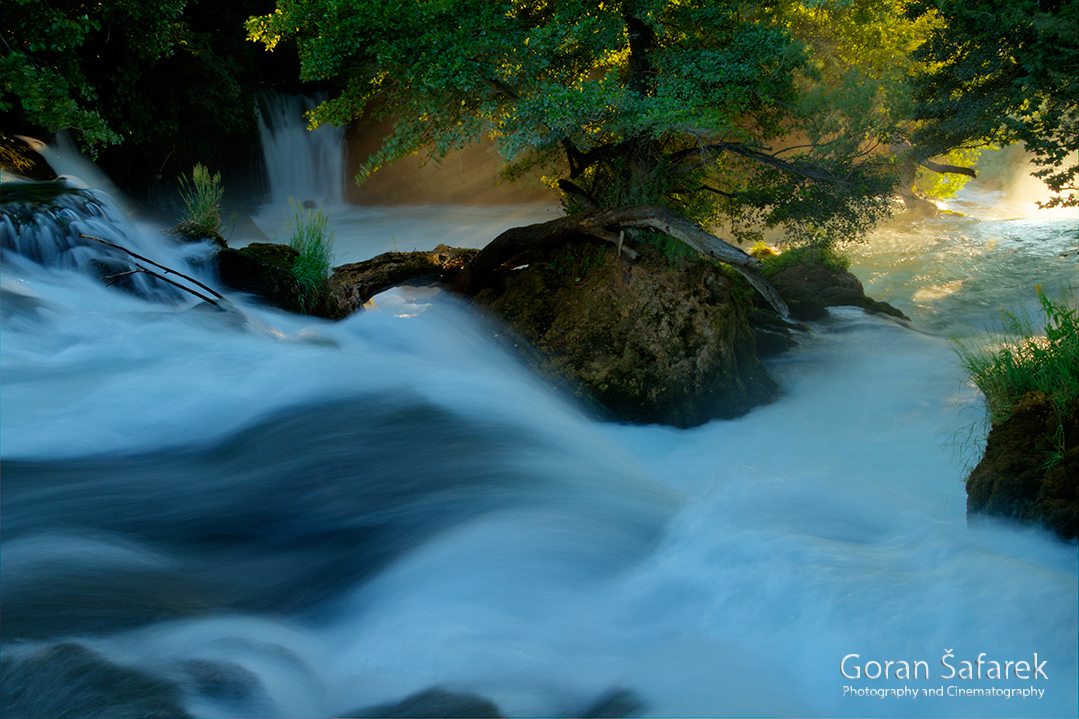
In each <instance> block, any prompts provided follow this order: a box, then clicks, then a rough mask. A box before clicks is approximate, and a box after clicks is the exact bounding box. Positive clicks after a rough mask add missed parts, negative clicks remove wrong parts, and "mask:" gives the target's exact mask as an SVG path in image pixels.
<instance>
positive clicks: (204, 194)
mask: <svg viewBox="0 0 1079 719" xmlns="http://www.w3.org/2000/svg"><path fill="white" fill-rule="evenodd" d="M224 195H225V189H224V188H223V187H221V173H220V172H219V173H217V174H216V175H210V171H209V170H207V169H206V166H205V165H203V164H202V163H198V164H196V165H195V167H194V169H193V170H192V171H191V181H190V182H188V180H187V179H186V178H185V177H184V176H183V175H181V176H180V197H181V198H182V199H183V201H184V214H183V220H182V222H190V223H192V224H194V225H197V226H198V227H199V228H200V229H202V230H205V231H206V233H207V234H208V235H221V230H222V229H224V225H222V224H221V198H222V197H224Z"/></svg>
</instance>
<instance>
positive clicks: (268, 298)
mask: <svg viewBox="0 0 1079 719" xmlns="http://www.w3.org/2000/svg"><path fill="white" fill-rule="evenodd" d="M297 257H299V253H298V252H297V251H296V250H294V249H292V248H291V247H289V246H288V245H278V244H273V243H269V242H252V243H251V244H250V245H248V246H247V247H243V248H240V249H233V248H231V247H226V248H223V249H222V250H221V251H219V252H218V253H217V269H218V273H219V276H220V278H221V282H222V283H223V284H225V285H226V286H228V287H231V288H232V289H234V290H239V291H241V292H250V293H251V294H253V295H255V296H257V297H259V298H260V299H262V300H263V301H265V302H266V303H267V304H270V305H273V306H274V307H279V308H281V309H283V310H288V311H289V312H300V310H301V308H300V284H299V283H298V282H297V281H296V277H295V276H294V275H293V274H292V266H293V265H294V264H295V262H296V258H297Z"/></svg>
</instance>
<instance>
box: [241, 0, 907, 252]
mask: <svg viewBox="0 0 1079 719" xmlns="http://www.w3.org/2000/svg"><path fill="white" fill-rule="evenodd" d="M810 6H812V7H811V9H813V8H816V9H818V10H819V11H820V12H822V13H829V12H830V13H832V14H834V15H837V16H838V15H841V14H849V13H850V12H853V11H859V12H862V11H866V10H867V9H871V10H873V11H876V12H878V14H879V15H886V16H887V17H888V18H889V19H890V22H892V23H893V24H894V25H896V26H899V25H904V24H908V25H909V21H908V20H906V19H905V18H903V16H902V14H901V13H900V12H898V11H897V10H896V8H897V7H898V4H897V3H895V2H885V1H883V0H878V1H877V2H870V1H869V0H862V1H861V2H840V1H838V0H835V1H832V2H827V1H825V2H807V3H793V2H786V1H779V2H725V3H717V2H713V1H712V0H673V1H672V0H621V1H618V0H612V1H610V2H607V1H602V2H600V1H597V0H559V2H549V1H547V0H506V1H504V2H497V1H491V0H421V1H420V2H414V3H398V2H391V1H390V0H278V2H277V9H276V10H275V12H274V13H273V14H270V15H266V16H262V17H258V18H252V19H251V20H250V21H249V22H248V31H249V33H250V37H251V38H252V39H253V40H257V41H261V42H263V43H264V44H265V45H266V47H267V48H269V49H273V48H274V47H276V46H277V45H278V44H279V43H281V42H283V41H286V40H295V41H296V43H297V45H298V49H299V54H300V60H301V71H302V79H304V80H306V81H330V82H333V83H336V84H337V85H338V86H339V87H340V88H341V92H340V94H339V95H337V96H336V97H334V98H333V99H331V100H329V101H327V102H325V103H323V104H322V105H321V106H319V107H318V108H316V110H315V111H314V112H313V113H312V114H311V117H310V120H311V122H312V124H313V125H316V126H317V125H319V124H323V123H331V124H336V125H341V124H345V123H348V122H351V121H353V120H354V119H356V118H361V117H362V118H366V119H368V120H378V119H386V118H391V117H392V118H395V125H394V129H393V131H392V133H391V134H390V135H389V136H388V137H387V138H386V139H385V141H384V144H383V145H382V147H381V149H380V150H379V151H377V152H376V153H375V154H374V155H372V156H371V157H370V158H368V160H367V162H366V163H365V164H364V165H363V167H362V171H361V179H362V177H363V176H365V175H366V174H369V173H371V172H374V171H375V170H377V169H378V167H379V166H381V165H383V164H385V163H387V162H391V161H394V160H396V159H399V158H401V157H404V156H407V155H409V154H412V153H416V152H418V151H420V150H421V149H427V150H429V151H430V152H431V153H432V155H433V156H434V157H435V158H440V157H442V156H444V155H445V154H446V153H447V152H449V151H451V150H454V149H458V148H461V147H464V146H467V145H469V144H471V143H474V142H476V141H477V140H478V138H480V137H481V136H483V135H487V136H490V137H492V138H494V139H495V140H496V142H497V143H498V146H499V149H500V152H501V153H502V155H503V157H504V158H506V159H507V160H508V162H509V164H508V167H507V173H508V174H509V176H511V177H513V176H516V175H519V174H521V173H523V172H525V171H527V170H529V169H531V168H534V167H540V168H542V169H544V170H545V171H547V172H549V173H551V178H550V182H551V184H552V185H555V184H557V186H558V187H559V189H560V190H561V191H562V193H563V198H564V201H565V203H566V205H567V207H568V208H569V209H577V210H580V209H592V208H604V207H614V206H625V205H634V204H645V203H649V204H659V205H663V206H666V207H670V208H672V209H675V210H677V211H680V212H682V213H684V214H686V215H687V216H689V217H692V218H693V219H695V220H698V221H701V222H721V221H727V222H730V223H731V226H732V229H733V231H734V232H735V234H736V236H737V235H738V233H739V232H740V231H741V232H745V233H748V228H749V227H751V226H758V225H760V224H763V225H766V226H774V225H778V224H783V225H784V226H785V227H786V229H787V232H788V235H792V236H794V237H797V238H801V239H821V238H824V237H833V236H834V237H841V238H845V239H852V238H854V237H856V236H858V235H860V234H861V233H862V232H864V231H865V230H867V229H868V228H869V227H870V226H871V225H872V223H873V222H874V221H875V220H876V219H877V218H879V217H880V216H882V215H883V214H884V213H885V212H886V211H887V209H888V202H889V197H890V194H891V189H892V187H893V185H894V182H895V174H896V173H895V172H894V171H893V160H892V158H890V157H889V156H888V154H887V153H886V152H882V151H879V150H883V149H884V148H886V147H887V145H888V144H889V143H890V142H891V137H892V134H893V133H894V132H895V129H896V122H897V117H898V116H899V115H901V114H902V113H896V112H893V111H892V109H893V108H891V106H889V105H888V103H885V102H882V97H883V95H884V94H887V92H886V89H885V88H886V85H887V83H888V82H892V81H893V80H894V78H893V77H891V76H890V75H889V76H888V77H884V74H886V73H883V74H881V75H878V76H876V77H874V75H873V73H872V72H863V73H860V74H858V73H854V72H852V71H850V68H846V69H845V70H841V71H836V72H833V73H832V74H831V75H829V74H828V73H827V72H826V71H825V70H824V67H825V65H826V64H827V63H828V60H829V58H827V57H825V56H824V53H823V52H821V50H820V49H819V48H817V47H814V45H813V44H812V43H810V42H808V41H806V40H803V39H799V37H798V34H799V32H800V31H805V30H806V28H807V27H808V26H809V25H810V24H811V21H813V18H814V17H816V16H814V15H813V14H812V13H811V12H808V11H806V8H807V7H810ZM818 20H819V18H818ZM879 25H880V23H879V22H878V23H877V25H876V26H874V27H877V28H879ZM849 29H851V30H852V31H851V34H852V36H853V35H857V33H856V32H854V31H853V30H854V29H856V26H854V25H851V26H849ZM882 37H883V38H888V37H889V36H887V35H884V36H882ZM904 37H905V36H904ZM818 39H819V38H818ZM870 42H871V41H870ZM880 45H882V46H883V47H884V50H882V52H888V50H887V48H893V49H894V48H895V47H896V45H895V42H893V41H891V40H887V39H886V40H883V41H882V42H881V43H880ZM830 47H831V48H832V49H834V48H835V43H832V45H831V46H830ZM903 52H904V51H903V50H895V52H894V53H893V55H894V54H899V55H902V54H903ZM893 60H894V58H893ZM879 64H880V66H881V67H886V66H887V63H886V62H883V63H879ZM863 65H864V64H863ZM893 99H894V93H893ZM882 108H884V111H882Z"/></svg>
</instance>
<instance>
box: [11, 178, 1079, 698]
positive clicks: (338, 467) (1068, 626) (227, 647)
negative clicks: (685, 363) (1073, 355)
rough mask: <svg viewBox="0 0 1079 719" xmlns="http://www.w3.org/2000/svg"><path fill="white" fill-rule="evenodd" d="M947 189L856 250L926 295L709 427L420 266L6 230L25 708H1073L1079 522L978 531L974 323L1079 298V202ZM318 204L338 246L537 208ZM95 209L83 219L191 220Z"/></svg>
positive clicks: (877, 277) (14, 523)
mask: <svg viewBox="0 0 1079 719" xmlns="http://www.w3.org/2000/svg"><path fill="white" fill-rule="evenodd" d="M98 204H99V205H101V206H107V204H108V201H107V200H105V199H101V200H99V201H98ZM954 207H955V208H956V209H959V210H962V211H963V212H964V213H965V214H964V215H946V216H942V217H940V218H936V219H924V220H916V219H909V218H908V219H897V220H894V221H892V222H890V223H888V224H887V225H885V226H883V227H882V228H880V229H879V230H878V231H877V232H875V234H874V235H873V237H872V238H871V239H870V241H869V242H868V243H867V244H864V245H860V246H856V247H853V248H851V250H850V252H851V256H852V259H853V262H854V265H853V268H852V269H853V271H854V273H855V274H856V275H858V276H859V277H860V278H861V279H862V280H863V281H864V282H865V284H866V289H867V292H868V294H870V295H871V296H873V297H874V298H876V299H878V300H883V301H886V302H889V303H892V304H894V305H896V306H897V307H899V308H900V309H902V310H903V311H904V312H905V313H907V314H908V315H909V316H910V317H911V319H912V320H913V323H912V326H909V327H908V326H905V325H903V324H899V323H896V322H894V321H890V320H888V319H886V318H882V317H878V316H871V315H867V314H865V313H864V312H862V311H861V310H856V309H849V308H839V309H833V310H832V311H831V312H830V314H829V316H828V317H827V318H825V319H824V320H822V321H820V322H817V323H813V324H812V328H811V332H810V333H809V334H807V335H806V336H805V337H803V341H802V344H801V345H800V346H799V347H798V348H796V349H795V350H793V351H791V352H790V353H788V354H786V355H783V356H782V357H780V358H778V359H775V360H771V361H769V362H768V363H767V367H768V369H769V371H770V372H771V373H772V375H773V376H774V377H775V378H776V379H777V381H778V382H779V384H780V386H781V389H782V396H781V397H780V398H779V399H778V400H777V401H776V402H775V403H773V404H771V405H768V406H765V407H759V408H757V409H755V410H753V411H752V412H750V413H749V414H748V415H746V416H744V417H741V418H739V419H735V420H727V421H714V422H711V423H708V424H706V425H703V426H701V427H697V428H694V429H689V430H678V429H672V428H669V427H661V426H641V425H625V424H618V423H609V422H601V421H597V420H596V419H595V418H593V417H591V416H589V415H588V414H587V412H586V411H584V410H583V409H582V408H580V407H577V406H575V405H574V404H573V402H572V401H571V400H570V399H569V398H567V397H566V396H563V395H562V394H560V393H559V392H558V390H557V389H555V388H550V387H547V386H544V385H543V384H542V383H541V382H540V381H539V380H538V379H537V378H536V377H534V376H531V375H530V374H529V372H528V371H527V370H526V369H524V368H523V366H522V365H521V364H520V363H519V362H518V361H517V359H516V358H515V357H514V356H513V355H511V354H509V353H508V352H507V351H506V350H505V348H504V347H503V346H502V345H501V344H499V341H498V339H497V337H496V335H497V334H498V328H497V327H495V326H492V325H490V324H488V323H487V322H485V321H482V320H480V319H479V318H477V317H476V316H475V315H474V314H473V313H472V311H471V310H470V309H469V308H468V307H467V306H465V305H463V304H461V303H459V302H456V301H454V300H452V299H450V298H448V297H446V296H445V295H443V294H441V293H437V292H434V291H432V290H430V289H425V288H419V289H412V290H405V291H395V292H393V293H391V294H388V295H384V296H382V297H380V298H377V299H376V305H378V308H377V309H376V310H372V311H368V312H365V313H362V314H357V315H354V316H352V317H350V318H348V319H346V320H344V321H341V322H338V323H329V322H325V321H321V320H317V319H310V318H304V317H298V316H292V315H286V314H283V313H280V312H277V311H274V310H272V309H268V308H266V307H264V306H260V305H258V304H257V303H255V302H254V301H252V300H251V299H250V298H245V297H239V296H230V299H231V300H232V301H233V302H234V303H235V304H236V306H237V310H236V311H235V312H216V311H212V310H207V309H204V308H202V307H199V306H198V300H196V299H195V298H193V297H189V296H188V295H186V294H182V293H171V292H162V293H160V294H159V295H155V296H154V297H153V298H152V299H149V300H148V299H145V298H144V297H142V296H137V295H132V294H129V293H125V292H122V291H117V289H116V288H105V287H103V286H102V284H101V283H100V282H99V281H97V280H94V279H91V278H90V277H88V276H87V275H86V274H84V273H81V272H79V271H78V270H77V269H74V267H75V266H76V265H78V264H79V262H80V260H79V259H78V257H77V256H76V257H74V259H70V261H67V260H56V261H52V262H48V263H46V264H42V263H39V262H35V261H31V260H29V259H27V258H26V257H24V256H22V255H20V254H18V253H16V252H13V251H11V250H10V249H9V248H8V245H7V244H5V250H4V253H3V257H2V270H3V290H4V295H3V300H2V305H0V306H2V309H3V312H2V319H0V328H2V343H0V363H2V365H0V366H2V376H0V391H2V402H0V452H2V455H0V456H2V460H3V463H4V465H3V494H2V502H3V505H2V507H3V516H2V521H3V525H2V526H3V543H2V556H3V562H2V565H0V572H2V583H0V587H2V593H3V634H4V636H3V662H4V674H3V677H4V686H3V697H4V700H5V702H6V703H7V706H6V707H5V711H4V714H5V716H8V715H12V714H14V713H18V712H16V711H14V710H13V707H17V708H18V711H19V712H31V713H37V714H38V715H42V714H49V715H53V716H59V715H60V712H61V711H62V710H63V711H67V712H69V714H70V715H73V716H74V715H85V714H81V713H82V711H83V710H85V709H86V707H87V706H90V704H91V703H92V702H94V701H98V702H105V703H106V704H108V702H116V703H117V704H122V703H125V702H126V703H127V705H128V706H129V707H130V706H143V705H141V704H139V702H141V701H143V699H142V698H140V697H142V696H143V695H155V696H159V697H160V696H166V695H167V696H169V697H173V698H174V699H175V701H176V702H178V703H179V705H181V706H183V707H184V708H185V709H186V710H187V711H188V712H189V713H190V714H191V715H193V716H205V717H216V716H222V717H224V716H238V715H245V716H266V717H270V716H279V717H297V716H305V717H315V716H340V715H344V714H348V713H350V712H357V711H362V710H363V709H364V708H365V707H372V706H377V705H385V704H387V703H393V702H396V701H400V700H401V699H402V698H404V697H406V696H409V695H411V694H414V693H416V692H421V691H424V690H426V689H429V688H431V687H442V688H444V689H445V690H447V691H449V692H457V693H468V694H474V695H477V696H480V697H484V698H486V699H488V700H490V701H492V702H494V704H495V705H496V706H497V707H498V710H499V711H500V712H501V713H503V714H504V715H510V716H554V715H573V714H579V713H583V712H584V711H585V710H586V709H587V708H588V707H590V706H593V705H594V704H595V703H596V702H597V701H598V700H600V699H601V698H602V697H604V696H607V697H611V696H617V697H621V698H622V699H624V700H625V702H628V703H623V704H621V705H619V706H620V707H621V711H622V712H626V711H629V712H634V713H643V714H646V715H650V716H730V715H777V716H979V717H984V716H1002V717H1003V716H1039V717H1040V716H1068V717H1073V716H1075V715H1076V712H1077V706H1076V696H1077V681H1076V676H1077V658H1076V655H1077V627H1079V623H1077V606H1079V602H1077V552H1076V543H1075V542H1074V541H1073V542H1071V543H1064V542H1061V541H1059V540H1057V539H1055V538H1054V537H1052V536H1050V535H1049V534H1047V533H1046V532H1043V531H1041V530H1038V529H1032V528H1020V527H1015V526H1011V525H1006V524H998V523H985V524H980V525H970V526H968V523H967V519H966V515H965V500H966V497H965V491H964V488H963V476H964V475H963V471H964V466H963V464H964V458H966V461H969V460H970V458H971V455H972V453H973V454H977V452H978V451H979V450H980V447H979V446H978V442H979V441H981V440H982V439H983V438H984V428H983V427H982V425H981V400H980V398H979V397H978V396H977V394H976V392H975V390H973V389H972V388H971V387H970V386H969V384H968V383H967V381H966V379H965V378H964V377H963V374H962V372H961V370H960V369H959V366H958V363H957V358H956V355H955V352H954V344H953V341H954V340H955V339H957V338H966V339H968V340H971V339H973V338H977V337H978V336H980V334H981V333H983V331H984V328H986V327H991V326H992V323H993V321H994V320H995V318H996V317H997V316H998V315H999V310H1000V309H1001V308H1007V309H1014V308H1019V307H1026V308H1033V307H1034V306H1035V300H1036V297H1035V290H1034V287H1035V285H1041V286H1042V287H1043V288H1044V289H1045V291H1047V292H1049V293H1050V294H1051V295H1055V294H1058V293H1061V292H1068V293H1070V295H1071V297H1072V298H1073V301H1074V297H1075V292H1076V286H1077V278H1076V267H1077V265H1076V255H1075V240H1076V229H1077V225H1079V223H1077V221H1076V219H1075V218H1074V216H1068V215H1067V214H1065V215H1063V216H1059V215H1039V214H1038V213H1033V212H1029V211H1028V208H1023V207H1017V206H1010V205H1009V204H1008V201H1007V198H1006V197H1002V196H997V195H993V194H991V193H985V192H982V193H980V194H979V193H977V192H975V191H970V192H968V193H966V194H964V195H961V196H960V198H959V200H957V201H956V203H955V204H954ZM330 212H331V217H332V224H333V226H334V227H335V228H336V229H337V243H338V244H337V248H338V250H337V251H338V261H339V262H345V261H353V260H358V259H364V258H365V257H369V256H373V255H374V254H377V253H378V252H382V251H385V250H386V249H392V248H393V247H394V246H398V247H399V248H400V249H430V248H433V247H434V246H435V245H436V244H438V243H440V242H447V244H457V245H468V244H470V243H471V244H473V245H474V246H479V245H481V244H483V243H484V242H486V241H488V240H490V239H491V238H493V236H494V234H497V231H498V230H499V229H500V228H502V227H508V226H510V225H512V224H517V223H520V222H522V221H536V220H537V219H543V218H545V217H549V216H550V212H551V211H550V210H549V209H548V208H545V207H540V206H513V207H509V208H505V207H503V208H499V207H490V206H488V207H461V206H454V207H445V206H424V207H394V208H390V207H386V208H374V207H351V206H346V205H337V206H334V207H331V208H330ZM280 214H281V210H280V208H279V207H276V206H268V207H265V208H263V209H262V211H261V212H260V213H258V214H256V216H255V220H256V222H259V223H260V227H261V229H262V231H263V232H264V233H265V234H267V235H269V236H271V237H272V236H274V234H275V232H276V229H275V228H276V225H275V224H274V223H275V222H277V220H276V219H274V218H275V217H278V216H279V215H280ZM105 215H106V216H105V217H101V218H96V219H93V220H92V221H91V220H90V219H85V218H82V217H81V216H76V215H73V217H74V218H75V219H74V220H72V221H74V222H76V224H77V223H78V222H84V223H89V224H86V225H85V227H86V228H87V229H89V230H92V231H93V232H118V233H119V235H113V236H118V237H119V239H120V240H122V241H126V242H129V243H132V245H133V248H137V251H139V252H140V253H143V254H146V255H147V256H150V257H151V258H153V259H155V260H157V261H159V262H161V263H162V264H166V265H169V266H174V267H176V266H183V267H190V264H189V261H190V260H192V259H195V260H197V259H198V257H199V256H200V253H204V252H205V248H203V249H201V250H200V249H198V248H195V249H190V248H189V249H186V250H180V249H178V248H176V247H174V246H172V245H170V244H169V243H168V242H166V241H165V240H163V239H162V238H161V237H160V235H158V234H157V233H156V232H154V231H153V228H152V227H150V226H148V225H145V224H141V223H136V224H129V223H128V220H126V219H125V217H124V215H123V213H122V212H120V211H116V212H115V213H113V214H112V215H111V216H109V213H108V212H105ZM110 228H112V229H110ZM117 228H118V229H117ZM3 230H4V232H11V231H12V228H11V227H10V226H6V225H5V226H4V227H3ZM47 234H48V233H47V232H45V231H44V230H43V231H42V236H43V237H44V236H45V235H47ZM40 241H41V242H45V241H46V240H45V239H41V240H40ZM235 242H236V243H242V242H243V238H242V237H240V238H236V240H235ZM88 251H90V250H88V249H83V250H78V251H76V252H75V255H78V253H79V252H88ZM195 264H196V265H197V262H196V263H195ZM190 271H191V272H198V270H190ZM205 279H206V281H209V282H212V278H211V277H209V276H205ZM968 437H969V439H967V441H966V442H964V438H968ZM83 650H85V651H83ZM983 652H984V656H981V654H982V653H983ZM1035 655H1036V657H1037V659H1036V662H1035V661H1034V656H1035ZM979 657H980V658H981V661H982V664H981V665H980V666H978V665H976V664H975V662H977V660H978V659H979ZM963 661H969V662H970V663H971V664H972V665H974V666H975V667H976V670H977V671H978V672H980V673H981V678H980V679H979V678H977V677H974V678H969V677H966V676H963V675H961V674H959V673H958V672H959V671H960V670H963V669H964V665H963V664H962V662H963ZM993 661H996V662H1000V666H1004V663H1005V662H1012V665H1010V667H1009V672H1012V673H1011V674H1010V676H1009V677H1008V678H1007V679H1005V678H995V677H993V676H992V675H991V674H989V672H990V670H991V667H992V664H991V663H990V664H986V662H993ZM888 662H892V663H891V664H888ZM1018 662H1028V663H1031V664H1033V665H1034V666H1039V667H1040V672H1034V670H1033V669H1034V667H1033V666H1032V667H1030V668H1029V669H1028V670H1027V672H1026V678H1017V677H1016V676H1015V674H1016V673H1018V672H1016V671H1015V670H1017V669H1018V668H1019V667H1020V666H1022V665H1019V664H1017V663H1018ZM903 663H906V664H907V665H908V666H909V667H910V668H911V669H913V672H916V673H917V674H916V675H915V674H912V673H910V672H908V673H907V674H906V675H904V674H902V673H899V674H898V677H897V672H901V667H902V666H903ZM948 665H952V666H954V667H955V671H956V672H957V673H956V674H955V676H953V677H947V674H948V672H949V671H950V670H949V668H948ZM884 666H887V671H888V672H889V676H888V677H887V678H885V676H884V675H883V674H881V675H879V676H877V677H876V678H874V677H873V675H874V674H876V673H878V672H879V671H880V670H881V667H884ZM102 667H111V668H116V667H119V668H120V671H121V674H122V672H123V671H127V670H130V671H132V672H136V673H137V674H138V676H139V677H142V679H141V680H140V681H142V684H139V682H135V681H133V680H130V677H128V678H127V679H124V678H123V677H121V678H117V675H115V674H109V672H108V671H105V670H104V669H102ZM855 667H857V674H858V675H859V676H858V677H857V678H849V677H853V676H854V675H855V673H856V671H855ZM110 671H111V670H110ZM926 674H928V678H927V676H926ZM124 676H127V675H124ZM147 677H149V678H151V679H152V680H153V681H159V682H161V683H160V684H155V683H153V682H152V681H150V679H147ZM945 677H947V678H945ZM147 682H149V683H147ZM140 687H141V688H140ZM147 687H149V688H147ZM972 689H978V690H985V692H983V693H988V696H970V695H969V690H972ZM888 690H895V691H894V692H891V693H889V691H888ZM618 691H625V692H626V693H625V694H617V692H618ZM938 691H939V692H940V695H939V696H938V695H936V692H938ZM611 692H616V693H615V694H611ZM911 692H916V695H914V696H912V695H911ZM882 695H883V696H882ZM896 695H898V696H896ZM1004 695H1007V696H1004ZM102 697H105V698H104V699H103V698H102ZM17 702H26V703H17ZM27 707H29V709H27ZM634 707H636V708H635V709H634ZM125 711H126V710H125ZM116 712H120V710H119V709H117V710H116ZM116 712H110V711H105V712H104V713H101V714H99V715H100V716H107V715H116ZM121 713H122V712H121ZM131 713H132V715H133V714H134V713H137V712H134V710H131Z"/></svg>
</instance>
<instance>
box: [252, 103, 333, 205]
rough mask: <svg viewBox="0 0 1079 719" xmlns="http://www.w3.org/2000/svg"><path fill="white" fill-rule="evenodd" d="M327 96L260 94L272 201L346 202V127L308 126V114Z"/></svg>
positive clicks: (263, 150)
mask: <svg viewBox="0 0 1079 719" xmlns="http://www.w3.org/2000/svg"><path fill="white" fill-rule="evenodd" d="M323 99H325V98H324V97H309V96H306V95H285V94H281V93H269V92H267V93H264V94H263V95H262V96H261V97H260V98H259V134H260V136H261V138H262V152H263V157H264V158H265V162H266V178H267V183H268V184H269V197H268V198H267V201H268V202H269V203H270V204H274V205H277V204H286V203H287V202H288V200H289V198H290V197H291V198H294V199H295V200H297V201H298V202H307V201H309V200H311V201H315V202H318V203H320V204H323V205H339V204H343V203H344V202H345V168H346V150H345V128H343V127H332V126H323V127H320V128H319V129H317V130H308V129H307V119H306V118H305V114H306V113H307V112H308V111H310V110H313V109H314V108H315V106H316V105H318V103H319V102H321V101H322V100H323Z"/></svg>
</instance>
